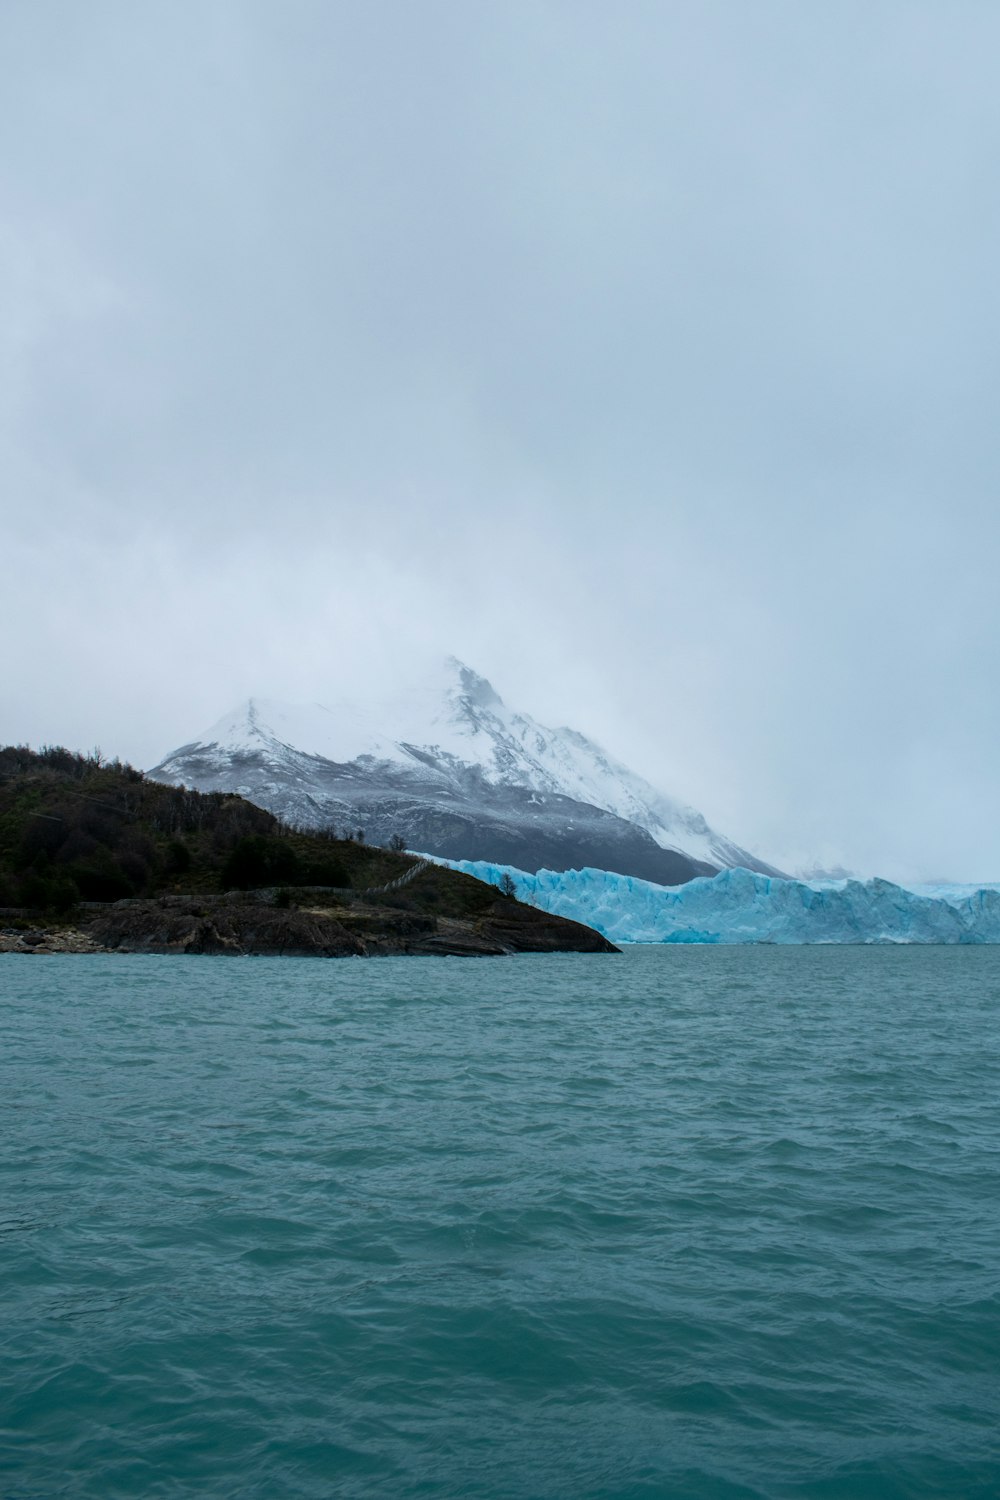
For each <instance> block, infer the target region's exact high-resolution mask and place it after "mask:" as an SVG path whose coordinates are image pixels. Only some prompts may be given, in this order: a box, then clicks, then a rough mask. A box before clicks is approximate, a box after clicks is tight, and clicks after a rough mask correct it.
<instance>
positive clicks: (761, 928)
mask: <svg viewBox="0 0 1000 1500" xmlns="http://www.w3.org/2000/svg"><path fill="white" fill-rule="evenodd" d="M441 863H448V864H450V865H451V868H452V869H455V870H464V871H466V873H468V874H469V875H475V876H476V877H477V878H478V879H479V880H486V881H488V882H490V883H491V884H493V885H495V884H497V883H498V882H499V880H500V878H501V876H503V875H505V874H508V875H510V876H511V877H512V879H513V880H514V882H515V883H516V885H517V893H518V896H519V897H520V899H521V900H522V901H529V902H531V903H533V904H534V905H536V906H539V907H542V908H543V909H544V910H545V911H550V912H553V913H555V914H556V915H557V916H561V917H572V918H573V920H574V921H577V922H584V923H586V925H587V926H588V927H596V928H597V930H598V931H599V932H602V933H603V934H604V936H605V937H607V938H610V940H611V941H612V942H613V943H1000V889H997V888H995V887H989V886H984V887H977V888H972V889H969V888H965V889H964V890H963V888H960V887H947V888H942V891H941V892H935V893H934V894H922V893H918V892H916V891H910V890H906V889H904V888H903V887H902V886H898V885H893V884H892V882H891V881H888V880H866V881H860V880H847V881H841V882H837V883H836V884H828V885H809V884H807V883H806V882H804V881H800V880H779V879H776V878H774V877H772V876H767V875H760V874H757V873H756V872H754V871H752V870H743V869H734V870H722V871H721V872H720V873H719V874H718V875H716V876H714V877H712V878H708V877H705V878H702V879H698V880H691V881H688V883H687V884H686V885H682V886H662V885H653V884H652V883H651V882H650V881H648V880H638V879H636V878H634V877H632V876H629V875H616V874H613V873H611V872H609V871H607V870H563V871H555V870H539V871H538V872H537V874H528V873H526V872H525V871H523V870H516V869H513V868H512V867H510V866H509V865H495V864H489V863H486V862H484V861H477V862H473V861H470V860H459V861H441ZM944 891H946V892H947V894H944V893H943V892H944Z"/></svg>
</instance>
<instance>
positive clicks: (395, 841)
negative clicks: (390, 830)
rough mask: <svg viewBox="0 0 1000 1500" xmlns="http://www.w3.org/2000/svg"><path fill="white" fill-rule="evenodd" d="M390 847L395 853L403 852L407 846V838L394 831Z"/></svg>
mask: <svg viewBox="0 0 1000 1500" xmlns="http://www.w3.org/2000/svg"><path fill="white" fill-rule="evenodd" d="M389 848H390V849H391V850H392V851H393V853H394V854H402V853H403V851H404V850H405V848H406V840H405V839H404V837H403V835H402V834H401V833H394V834H393V835H392V837H391V838H390V840H389Z"/></svg>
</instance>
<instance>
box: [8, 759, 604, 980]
mask: <svg viewBox="0 0 1000 1500" xmlns="http://www.w3.org/2000/svg"><path fill="white" fill-rule="evenodd" d="M391 842H392V843H393V845H394V846H395V847H393V848H388V849H383V848H378V847H376V846H374V845H369V844H367V843H366V842H365V841H364V835H363V831H362V830H350V831H349V832H348V831H346V830H345V836H343V837H338V836H337V834H336V833H335V832H334V831H333V830H328V831H316V830H312V831H309V832H304V831H301V830H298V829H294V828H289V827H287V826H286V825H285V824H283V823H281V822H280V821H279V820H278V819H277V818H276V817H274V815H273V814H271V813H269V812H266V811H264V810H263V809H262V808H259V807H256V806H254V805H253V804H252V803H250V802H247V801H245V799H244V798H242V797H239V796H236V795H233V794H228V793H222V792H209V793H201V792H196V791H190V790H188V789H187V788H184V787H177V786H165V785H162V784H161V783H159V782H155V781H151V780H150V779H149V778H148V777H146V776H144V775H143V773H142V772H141V771H137V770H136V769H135V768H134V767H133V766H129V765H126V764H123V763H122V762H120V761H112V762H107V761H106V760H105V759H104V757H103V756H101V755H100V754H98V753H95V754H93V755H79V754H76V753H75V752H72V751H69V750H63V749H59V748H48V749H42V750H38V751H34V750H29V749H25V748H23V747H16V746H8V747H6V748H0V908H3V909H4V911H5V913H6V920H7V921H8V922H9V923H12V924H13V925H12V926H11V927H10V928H9V931H11V932H13V933H15V935H16V934H17V933H18V932H23V930H24V929H26V928H37V929H38V930H40V931H42V932H43V933H44V932H49V931H53V930H56V929H59V928H67V927H70V926H72V927H73V928H74V930H80V931H83V932H84V933H85V934H86V935H87V942H88V944H91V945H92V946H96V947H103V948H112V949H117V950H121V951H133V952H135V951H145V952H233V953H237V952H260V953H284V952H290V953H291V952H294V953H324V954H329V955H335V954H339V953H345V954H346V953H360V954H366V953H409V952H412V953H445V952H453V953H507V952H520V951H559V950H561V949H566V950H576V951H604V952H607V951H613V950H611V945H610V944H608V943H606V942H605V940H604V939H603V938H602V937H600V935H599V934H597V933H595V932H592V931H591V929H589V928H586V927H582V926H580V925H579V924H577V923H574V922H568V921H566V920H564V919H563V918H560V917H553V916H551V915H550V914H548V913H546V912H542V911H537V910H536V909H535V908H534V907H530V906H524V905H522V904H521V903H520V902H518V901H517V900H515V899H513V897H512V896H511V895H510V894H509V893H503V892H500V891H498V890H497V889H495V888H494V887H493V886H489V885H485V884H483V882H481V881H478V880H474V879H473V878H472V877H471V876H468V875H462V874H459V873H458V872H457V871H453V870H448V869H445V868H443V867H440V866H438V865H434V864H427V863H425V862H424V861H423V860H421V859H420V857H419V856H417V855H413V854H408V853H406V852H405V851H404V850H402V849H401V848H400V847H399V846H400V845H402V843H403V837H402V835H401V834H399V835H397V836H396V837H395V838H394V839H393V840H392V841H391ZM400 882H402V884H400ZM24 942H25V940H24V939H23V938H20V937H18V938H16V941H14V940H13V939H12V941H11V942H10V943H8V944H6V946H7V947H8V949H9V948H10V947H11V946H13V947H14V948H15V949H17V950H18V951H21V950H22V949H23V946H24ZM0 946H3V945H0ZM73 951H77V950H73Z"/></svg>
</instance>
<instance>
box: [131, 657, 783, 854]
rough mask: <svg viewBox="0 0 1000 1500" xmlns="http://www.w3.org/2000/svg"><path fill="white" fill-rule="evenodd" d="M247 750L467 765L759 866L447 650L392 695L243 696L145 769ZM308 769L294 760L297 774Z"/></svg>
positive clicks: (491, 779) (427, 767)
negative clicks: (289, 701) (308, 699)
mask: <svg viewBox="0 0 1000 1500" xmlns="http://www.w3.org/2000/svg"><path fill="white" fill-rule="evenodd" d="M248 757H253V758H254V759H255V760H256V762H257V763H258V765H259V767H260V768H263V769H266V768H270V770H271V771H272V772H273V773H274V774H275V775H276V776H278V777H279V778H284V780H285V781H287V780H288V770H289V764H290V758H294V757H307V758H310V759H314V760H320V761H323V762H329V763H333V764H334V765H337V766H341V767H344V766H355V767H357V768H358V769H359V772H360V771H363V772H364V773H365V774H366V775H368V776H369V777H371V776H372V775H373V774H374V770H375V768H376V767H380V768H382V774H383V779H384V778H385V777H386V776H388V777H389V779H390V780H391V781H392V783H393V785H394V786H395V787H396V788H398V787H400V786H404V787H405V786H406V784H407V783H408V782H409V783H410V784H412V785H413V786H414V787H416V786H417V785H421V786H424V787H426V786H427V785H428V784H431V785H435V784H436V785H438V786H439V787H441V788H442V789H444V788H447V787H448V786H451V785H454V784H455V783H456V780H461V781H462V784H463V786H464V787H465V788H466V790H467V789H468V784H469V776H470V773H474V774H475V776H477V777H478V778H479V780H480V781H481V783H482V784H483V786H484V787H485V788H489V789H495V790H496V791H500V790H501V789H504V788H507V789H515V788H516V789H521V790H526V791H527V792H529V793H533V794H536V795H537V796H539V797H543V798H545V797H557V798H566V799H569V800H570V801H571V802H573V803H575V804H580V805H582V806H584V807H586V808H591V809H595V808H596V809H599V810H601V811H603V812H605V813H610V814H612V815H613V816H614V817H615V818H617V819H620V820H623V821H624V822H625V823H627V824H631V825H633V826H634V827H635V828H637V829H639V830H642V831H643V832H644V833H645V834H647V835H648V836H649V837H650V838H651V839H652V841H653V842H654V843H655V844H656V845H658V846H659V848H661V849H663V850H667V851H671V852H676V853H678V854H681V855H683V856H685V857H686V858H687V859H689V860H691V861H694V862H696V863H697V864H700V865H702V866H705V865H708V866H711V867H713V868H718V867H719V866H724V867H725V866H733V865H743V866H746V867H749V868H755V869H760V870H764V871H768V870H769V867H768V866H767V865H764V864H763V863H762V862H761V861H759V860H757V859H756V858H755V857H754V856H753V855H751V854H749V853H747V851H746V850H744V849H740V848H739V847H738V846H736V845H735V844H733V843H732V842H731V841H730V840H728V839H726V838H724V837H722V836H721V835H720V834H717V833H716V832H715V831H714V830H713V829H712V828H710V827H709V826H708V824H707V823H706V821H705V819H704V818H703V817H702V816H701V814H700V813H698V812H696V811H695V810H694V809H693V808H690V807H686V806H684V805H683V804H681V803H678V802H675V801H673V800H671V799H670V798H669V797H666V796H664V795H663V794H662V793H660V792H658V791H656V790H655V788H653V787H652V786H650V785H649V784H648V783H647V782H645V781H643V780H642V778H641V777H639V776H636V775H635V774H634V773H633V772H631V771H630V770H629V769H628V768H627V767H626V766H624V765H622V763H621V762H620V761H617V760H615V759H614V758H613V757H611V756H609V755H607V754H606V753H605V752H604V751H603V750H602V749H601V748H600V746H598V745H596V744H595V743H594V742H593V741H592V740H589V739H587V737H586V736H585V735H583V734H580V733H579V732H577V731H576V730H573V729H566V728H562V729H549V728H546V727H545V726H543V725H541V724H539V723H538V722H537V721H536V720H535V719H533V718H531V717H530V716H529V715H527V714H520V713H517V712H515V711H514V710H512V709H510V708H508V707H507V705H506V704H505V703H504V702H503V700H502V699H501V698H500V697H499V695H498V694H497V693H496V692H495V691H494V689H493V688H492V686H491V685H490V683H489V682H487V681H486V679H485V678H483V677H480V676H478V675H477V673H475V672H473V671H472V670H471V669H470V668H468V667H466V666H464V665H463V664H462V663H461V662H459V661H456V660H455V659H454V658H449V659H448V660H447V661H446V662H445V663H444V664H443V666H442V667H441V669H439V670H438V671H436V672H435V673H432V674H430V675H429V676H428V677H425V678H424V679H422V680H419V681H418V682H416V683H415V684H414V685H413V686H412V687H411V688H410V689H409V690H408V691H407V692H405V693H404V694H401V695H399V696H397V697H395V698H394V699H393V700H392V701H390V702H384V703H368V704H362V703H356V702H355V703H339V704H337V705H336V707H334V708H328V707H325V706H323V705H321V704H311V705H307V706H303V707H293V706H290V705H286V704H281V703H275V702H269V701H263V700H260V699H251V700H249V702H247V703H245V704H244V705H242V707H240V708H239V709H237V710H236V711H235V712H233V713H231V714H229V715H227V716H226V717H225V718H224V719H221V720H220V721H219V722H218V723H217V724H215V725H213V726H212V728H211V729H209V730H208V731H207V732H206V733H205V734H204V735H202V736H201V737H200V738H199V739H198V740H196V741H194V742H192V743H191V744H189V745H185V746H183V747H182V748H181V749H180V750H179V751H175V752H173V754H172V755H170V756H168V757H167V758H166V759H165V760H164V761H162V762H161V763H160V765H159V766H157V767H156V768H155V769H154V770H153V772H152V773H151V774H152V775H154V776H158V777H159V778H160V779H161V780H170V781H173V780H178V781H185V780H189V779H190V776H191V774H192V771H193V770H194V771H195V772H196V773H197V775H198V776H199V777H201V778H202V779H201V780H199V781H198V783H197V784H199V785H202V784H204V777H205V776H206V774H210V773H211V772H212V770H213V769H214V770H215V771H216V772H221V773H223V774H225V773H226V770H227V768H230V769H231V768H234V767H237V766H239V765H240V764H241V763H242V764H245V763H246V761H247V758H248ZM308 775H309V772H308V768H306V767H302V766H300V767H299V777H300V780H301V779H302V778H303V777H305V778H306V779H308ZM192 784H195V783H192ZM233 790H244V788H243V787H242V786H237V785H234V786H233ZM245 795H251V796H252V791H246V792H245ZM267 805H272V804H271V803H268V804H267ZM275 810H279V809H278V808H276V809H275ZM567 816H570V814H569V813H568V814H567ZM692 873H694V872H692Z"/></svg>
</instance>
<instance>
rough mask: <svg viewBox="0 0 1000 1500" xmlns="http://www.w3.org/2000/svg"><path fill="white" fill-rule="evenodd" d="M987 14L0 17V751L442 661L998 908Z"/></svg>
mask: <svg viewBox="0 0 1000 1500" xmlns="http://www.w3.org/2000/svg"><path fill="white" fill-rule="evenodd" d="M998 55H1000V7H998V6H997V5H996V4H995V3H993V0H948V3H944V0H934V3H928V0H857V3H855V0H837V3H836V4H832V5H804V4H802V3H801V0H754V3H752V4H747V3H746V0H650V3H647V0H622V3H621V4H618V5H615V6H611V5H609V4H608V3H607V0H530V3H522V0H504V3H503V4H502V5H475V4H469V3H468V0H420V3H419V4H414V3H412V0H280V3H279V0H166V3H162V0H144V3H143V4H142V5H141V6H140V5H135V4H134V3H133V0H89V3H88V4H87V5H81V4H79V3H78V0H5V3H3V4H2V5H0V70H2V87H0V556H2V560H3V568H2V573H0V579H2V616H0V618H2V621H3V626H2V638H3V640H4V644H5V649H4V651H3V653H2V656H0V663H2V665H0V742H15V743H31V744H36V745H37V744H43V743H62V744H68V745H71V746H74V747H79V748H91V747H94V746H98V745H99V746H100V747H101V748H102V749H103V750H104V751H105V752H106V753H109V754H119V755H121V756H122V757H123V758H127V759H130V760H132V761H133V762H134V763H136V764H139V765H146V766H148V765H151V764H153V763H154V762H155V761H157V760H158V759H160V757H161V756H163V755H164V754H165V753H166V752H167V751H168V750H170V749H171V748H173V747H174V746H176V745H178V744H180V743H183V742H185V741H188V740H190V739H192V738H194V737H195V736H196V735H198V734H199V733H200V732H201V731H202V730H203V729H204V728H206V727H207V726H208V725H209V724H211V723H212V722H213V721H214V720H216V719H217V718H219V717H221V715H222V714H224V713H225V712H226V711H227V710H229V709H231V708H233V707H234V706H235V705H236V704H238V703H239V702H240V701H241V700H242V699H245V698H246V697H247V696H250V695H259V696H262V697H272V698H279V699H286V700H289V701H292V702H305V701H313V700H316V701H320V702H324V703H335V702H336V699H337V697H338V696H339V695H341V694H345V693H353V692H356V691H358V689H359V687H360V686H361V685H362V684H367V685H372V684H375V685H377V686H378V687H379V689H386V690H388V688H389V687H390V686H391V684H393V683H395V682H398V681H402V680H405V679H406V677H407V675H408V674H409V673H410V672H411V671H412V670H414V669H415V665H416V663H417V662H418V660H419V661H425V660H426V659H427V658H428V657H433V656H437V655H443V654H447V653H454V654H456V655H457V656H459V657H461V658H462V659H463V660H465V661H467V662H469V663H470V665H472V666H474V667H475V668H476V669H477V670H479V671H480V672H482V673H483V674H485V675H486V676H487V677H489V678H490V679H491V680H492V681H493V683H494V685H495V686H496V687H497V689H498V690H499V691H500V692H501V693H502V694H503V696H504V697H505V698H506V699H507V701H508V702H509V703H511V704H512V705H513V706H515V707H517V708H520V709H522V710H526V711H528V712H530V713H533V714H534V715H535V716H536V717H537V718H539V719H540V720H541V721H542V722H543V723H550V724H564V723H566V724H570V725H572V726H573V727H576V728H579V729H581V730H583V731H585V732H587V733H589V734H591V735H592V736H593V737H595V738H596V739H598V740H599V741H601V742H602V743H603V744H604V745H605V746H606V747H607V748H608V749H609V750H611V751H612V752H613V753H615V754H617V755H618V756H619V757H621V758H623V759H625V760H626V761H628V762H629V763H630V764H631V765H632V766H633V767H634V768H635V769H636V770H638V771H640V772H642V773H643V774H644V775H646V776H647V777H648V778H649V779H650V780H652V781H653V782H654V783H655V784H656V785H658V786H660V787H661V788H662V789H663V790H664V791H666V792H667V793H669V794H670V795H673V796H676V797H680V798H682V799H684V800H687V801H689V802H691V803H693V804H694V805H695V806H697V807H699V808H700V809H701V810H702V811H703V812H704V813H705V814H706V816H707V817H708V818H709V819H710V821H711V822H712V823H713V824H714V825H715V826H717V827H718V828H720V829H721V830H722V831H724V832H725V833H727V834H728V835H730V836H731V837H733V838H735V839H736V840H738V841H739V842H740V843H742V844H744V845H745V846H748V847H750V848H752V849H754V850H755V851H756V852H758V853H759V854H760V855H761V856H762V857H764V858H768V859H771V860H773V861H775V862H777V863H779V864H781V865H782V866H783V867H784V868H796V869H797V868H801V867H803V866H807V865H812V864H814V863H816V864H820V865H831V864H840V865H844V866H846V867H847V868H849V869H852V870H856V871H858V872H859V873H862V874H866V875H867V874H875V873H877V874H881V875H886V876H888V877H890V878H904V879H937V878H951V879H964V880H986V879H998V878H1000V771H998V760H997V750H996V747H997V745H998V742H1000V699H998V693H997V673H998V662H1000V650H998V647H1000V639H998V636H1000V629H998V626H1000V587H998V566H997V565H998V543H1000V503H998V502H1000V482H998V481H1000V438H998V425H997V401H998V394H1000V327H998V324H1000V291H998V277H997V267H998V266H1000V191H998V182H1000V93H998V90H997V88H996V77H995V62H996V58H997V56H998Z"/></svg>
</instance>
